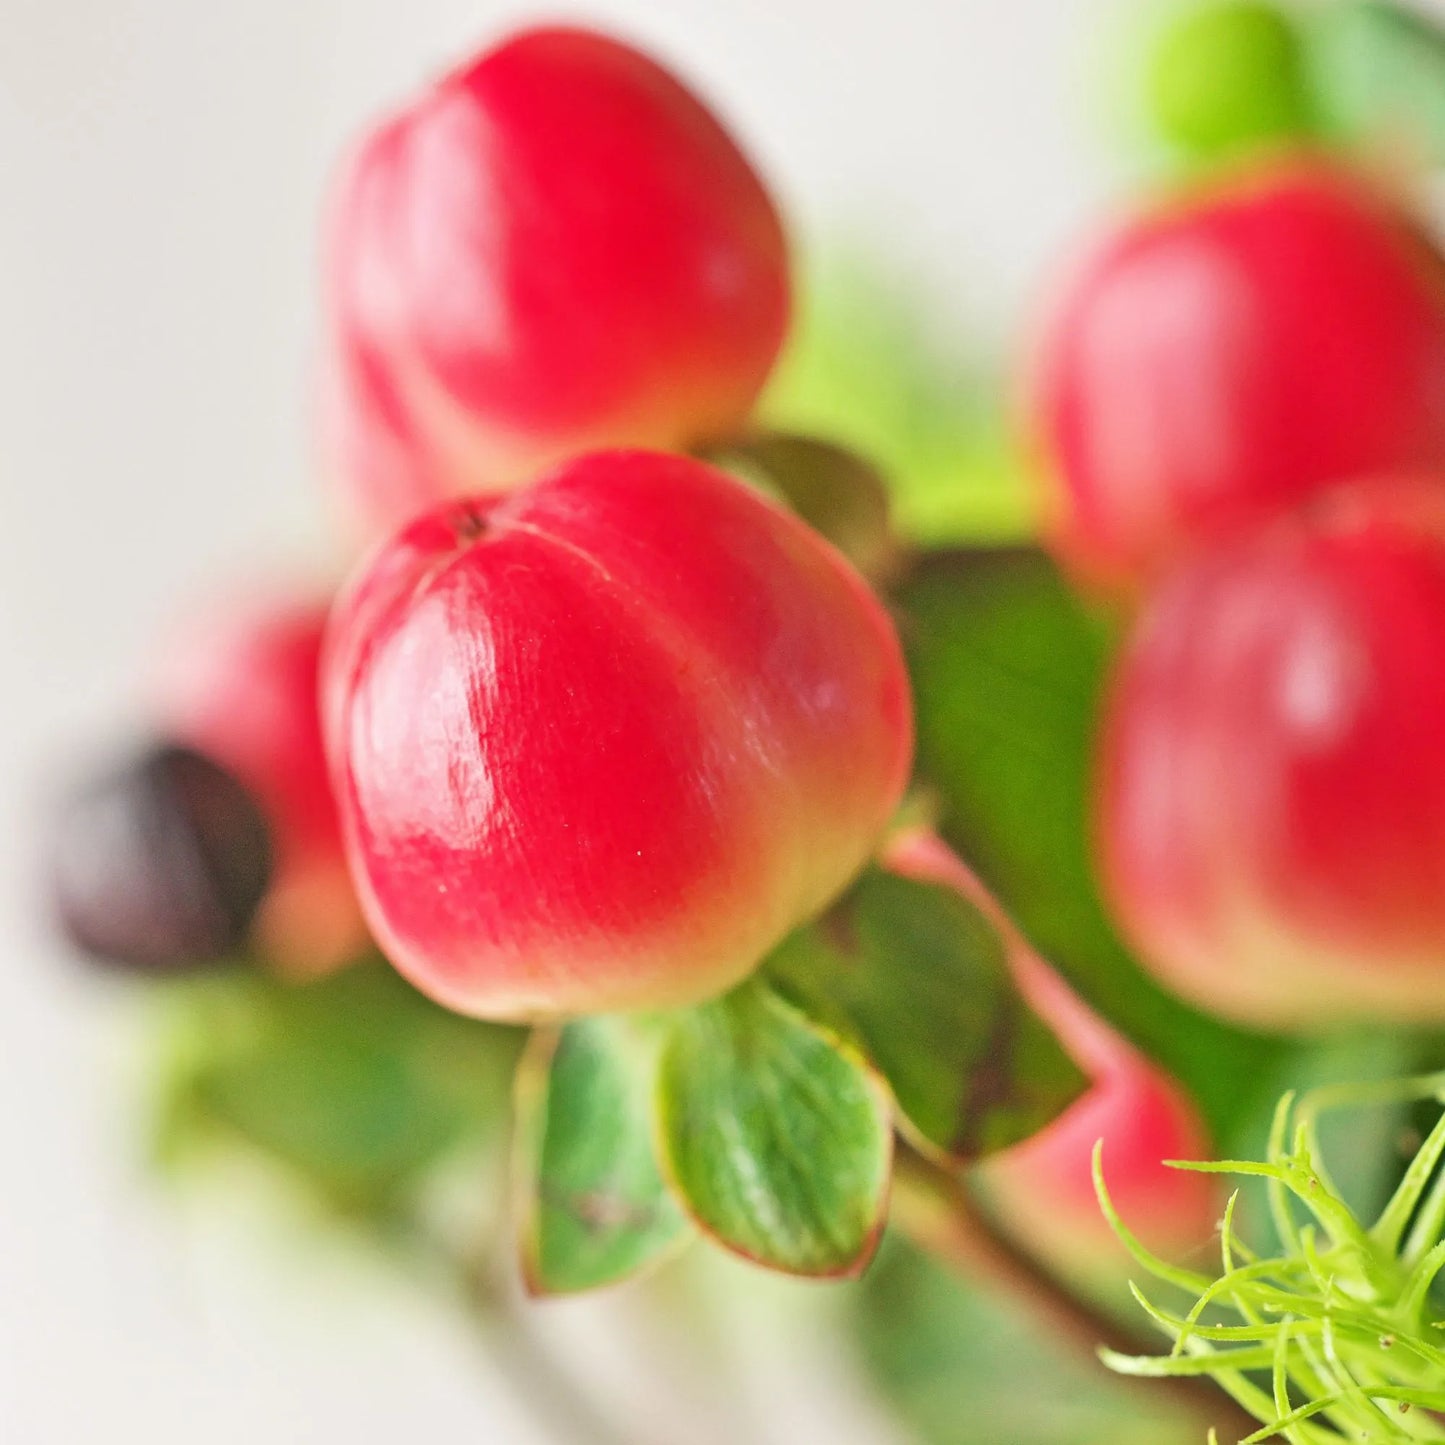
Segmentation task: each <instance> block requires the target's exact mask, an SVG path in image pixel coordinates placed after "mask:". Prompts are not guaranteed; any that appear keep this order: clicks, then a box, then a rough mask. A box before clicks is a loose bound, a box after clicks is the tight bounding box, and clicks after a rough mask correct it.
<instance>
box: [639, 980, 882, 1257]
mask: <svg viewBox="0 0 1445 1445" xmlns="http://www.w3.org/2000/svg"><path fill="white" fill-rule="evenodd" d="M658 1099H659V1104H660V1109H659V1123H660V1127H661V1139H662V1159H663V1167H664V1169H665V1170H666V1172H667V1174H668V1176H669V1178H670V1180H671V1182H672V1185H673V1188H674V1190H675V1191H676V1194H677V1197H678V1199H679V1201H680V1202H681V1204H682V1206H683V1208H684V1209H686V1210H687V1211H688V1213H689V1214H690V1215H691V1216H692V1217H693V1219H695V1220H696V1222H697V1223H698V1224H699V1225H700V1226H701V1227H702V1228H703V1229H704V1230H706V1231H707V1233H708V1234H710V1235H712V1236H713V1237H714V1238H715V1239H716V1240H717V1241H718V1242H719V1243H720V1244H722V1245H724V1246H725V1247H726V1248H728V1249H731V1250H733V1251H734V1252H736V1253H738V1254H741V1255H743V1256H744V1257H746V1258H748V1259H751V1260H753V1261H755V1262H756V1263H758V1264H762V1265H766V1266H768V1267H770V1268H772V1269H777V1270H782V1271H784V1272H786V1273H790V1274H800V1275H814V1276H822V1277H826V1276H839V1275H850V1274H856V1273H858V1272H859V1271H860V1270H861V1269H862V1268H863V1267H864V1265H866V1264H867V1262H868V1259H869V1257H870V1256H871V1255H872V1253H873V1249H874V1246H875V1245H876V1243H877V1241H878V1236H879V1233H880V1231H881V1229H882V1226H883V1217H884V1212H885V1209H886V1203H887V1194H888V1179H889V1172H890V1164H891V1159H892V1128H891V1122H890V1108H889V1101H888V1095H887V1091H886V1090H885V1089H884V1087H883V1086H882V1084H881V1083H880V1081H879V1080H878V1079H877V1078H876V1076H874V1075H873V1074H872V1073H871V1071H870V1070H869V1069H868V1068H867V1067H866V1066H865V1065H864V1064H863V1063H861V1062H860V1061H859V1060H857V1059H856V1058H855V1057H853V1056H852V1054H851V1053H850V1051H848V1050H847V1049H846V1048H845V1047H843V1046H840V1045H839V1044H838V1043H837V1042H835V1041H834V1040H833V1039H832V1038H830V1037H829V1036H828V1035H827V1034H826V1033H824V1032H823V1031H821V1030H820V1029H818V1028H817V1027H816V1026H815V1025H814V1024H813V1023H811V1022H810V1021H809V1020H808V1019H807V1018H806V1017H804V1016H803V1015H802V1014H801V1013H799V1012H798V1011H797V1010H796V1009H795V1008H793V1007H792V1005H790V1004H788V1003H787V1002H785V1001H784V1000H783V999H781V998H779V997H778V996H777V995H776V994H775V993H773V992H772V991H771V990H769V989H767V988H765V987H764V986H763V985H761V984H759V983H757V982H749V983H746V984H744V985H743V986H742V987H741V988H738V989H735V990H734V991H733V992H732V993H730V994H728V995H727V996H726V997H724V998H722V999H719V1000H718V1001H716V1002H715V1003H710V1004H704V1005H703V1006H702V1007H700V1008H697V1009H692V1010H689V1011H688V1012H686V1013H683V1014H680V1015H677V1016H676V1017H675V1019H674V1021H673V1023H672V1027H671V1031H670V1034H669V1037H668V1039H667V1041H666V1043H665V1044H664V1046H663V1053H662V1060H661V1068H660V1074H659V1079H658Z"/></svg>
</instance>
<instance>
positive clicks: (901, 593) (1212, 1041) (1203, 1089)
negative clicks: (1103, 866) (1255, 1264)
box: [897, 547, 1286, 1129]
mask: <svg viewBox="0 0 1445 1445" xmlns="http://www.w3.org/2000/svg"><path fill="white" fill-rule="evenodd" d="M897 601H898V606H899V610H900V612H901V614H902V619H901V628H902V633H903V638H904V645H905V648H906V650H907V652H908V657H909V665H910V671H911V674H912V678H913V687H914V699H915V708H916V714H917V724H918V767H919V771H920V773H921V774H922V776H923V778H924V779H925V780H926V781H927V782H928V783H929V784H930V785H931V786H932V787H933V788H934V789H936V791H937V794H938V797H939V800H940V802H941V804H942V807H943V817H942V819H941V824H940V829H941V831H942V833H943V834H944V836H945V837H946V838H947V839H948V841H949V842H950V843H952V845H953V846H954V847H955V849H956V850H957V851H958V852H959V853H960V855H961V856H962V857H963V858H964V859H965V860H967V862H968V863H969V864H970V865H971V866H972V867H974V868H975V869H976V870H977V872H978V873H979V875H980V876H981V877H982V879H983V881H984V883H985V884H986V885H987V886H988V887H989V888H990V889H991V891H992V892H993V893H994V895H995V896H996V897H997V898H998V899H999V900H1000V902H1001V903H1002V904H1003V905H1004V907H1005V908H1006V909H1007V910H1008V912H1009V913H1010V914H1011V916H1012V917H1013V918H1014V919H1015V920H1016V921H1017V922H1018V924H1019V925H1020V927H1021V928H1022V929H1023V931H1024V932H1025V934H1027V935H1028V937H1029V939H1030V940H1031V942H1032V943H1033V944H1034V946H1035V947H1036V948H1037V949H1038V950H1039V952H1040V953H1041V954H1042V955H1043V956H1044V957H1045V958H1047V959H1048V960H1049V961H1050V962H1051V963H1052V964H1053V965H1054V966H1055V967H1057V968H1058V969H1059V971H1060V972H1061V973H1063V974H1064V976H1065V977H1066V978H1067V979H1068V980H1069V981H1070V983H1071V984H1072V985H1073V986H1074V987H1075V988H1076V989H1077V990H1078V992H1079V993H1080V994H1081V995H1082V996H1083V997H1084V998H1085V1000H1086V1001H1087V1002H1089V1003H1090V1004H1092V1005H1093V1006H1094V1008H1095V1009H1097V1011H1098V1012H1099V1013H1101V1014H1102V1015H1103V1016H1104V1017H1105V1018H1107V1019H1110V1020H1111V1021H1113V1022H1114V1023H1115V1024H1116V1025H1117V1026H1118V1027H1119V1028H1120V1029H1121V1030H1122V1031H1123V1032H1124V1033H1126V1034H1128V1035H1130V1036H1131V1037H1132V1038H1133V1039H1134V1040H1135V1041H1136V1042H1137V1043H1138V1044H1139V1045H1140V1047H1141V1048H1143V1049H1144V1051H1145V1052H1147V1053H1149V1054H1151V1055H1153V1056H1154V1057H1155V1058H1156V1059H1158V1060H1159V1061H1160V1062H1162V1063H1163V1064H1164V1065H1165V1066H1166V1067H1167V1068H1169V1069H1170V1070H1171V1071H1172V1072H1174V1073H1175V1074H1176V1075H1177V1076H1178V1077H1179V1078H1180V1079H1181V1081H1182V1082H1183V1083H1184V1084H1185V1086H1186V1087H1187V1088H1188V1089H1190V1090H1191V1091H1192V1092H1193V1094H1194V1095H1195V1096H1196V1098H1198V1100H1199V1101H1200V1104H1201V1105H1202V1107H1203V1108H1204V1109H1205V1111H1206V1113H1207V1114H1208V1116H1209V1118H1210V1121H1211V1123H1212V1124H1213V1126H1214V1127H1215V1128H1216V1129H1220V1128H1222V1127H1223V1126H1225V1125H1226V1124H1228V1123H1229V1122H1230V1121H1231V1120H1232V1119H1233V1118H1235V1117H1236V1116H1237V1115H1238V1114H1239V1113H1240V1112H1241V1111H1242V1110H1243V1109H1246V1108H1247V1107H1248V1106H1249V1104H1250V1101H1251V1097H1252V1095H1253V1094H1254V1093H1255V1092H1257V1090H1258V1088H1259V1087H1261V1084H1260V1082H1259V1081H1260V1080H1261V1079H1262V1078H1263V1072H1264V1066H1265V1065H1266V1064H1267V1063H1270V1062H1277V1059H1278V1056H1279V1053H1280V1051H1281V1050H1282V1049H1284V1048H1285V1047H1286V1046H1285V1045H1284V1044H1282V1043H1281V1042H1280V1041H1278V1040H1274V1039H1268V1038H1266V1037H1264V1036H1262V1035H1258V1034H1250V1033H1245V1032H1243V1031H1241V1030H1238V1029H1234V1028H1231V1027H1229V1026H1228V1025H1225V1024H1223V1023H1220V1022H1219V1021H1218V1020H1215V1019H1212V1018H1210V1017H1208V1016H1207V1015H1204V1014H1201V1013H1198V1012H1196V1011H1195V1010H1194V1009H1191V1008H1189V1007H1188V1006H1187V1005H1185V1004H1183V1003H1181V1002H1180V1001H1179V1000H1177V999H1175V998H1174V997H1173V996H1172V995H1170V994H1167V993H1165V992H1164V991H1163V990H1162V989H1161V988H1160V987H1159V986H1158V985H1157V984H1155V983H1154V981H1153V980H1152V979H1151V978H1150V977H1149V976H1148V975H1147V974H1146V973H1145V972H1144V971H1143V970H1142V969H1141V968H1140V966H1139V964H1138V962H1137V961H1136V960H1135V959H1134V958H1133V956H1132V955H1131V954H1130V952H1129V950H1128V949H1127V948H1126V947H1125V945H1124V944H1123V943H1122V942H1121V940H1120V939H1119V937H1118V935H1117V934H1116V932H1115V930H1114V928H1113V926H1112V924H1111V923H1110V920H1109V917H1108V915H1107V913H1106V912H1105V909H1104V907H1103V904H1102V902H1101V900H1100V897H1099V893H1098V889H1097V886H1096V882H1095V877H1094V868H1093V860H1092V854H1091V847H1090V829H1091V819H1090V809H1089V797H1090V787H1091V777H1090V773H1091V757H1092V748H1093V739H1094V731H1095V725H1096V714H1097V710H1098V703H1099V698H1100V696H1101V693H1102V689H1103V685H1104V679H1105V673H1106V668H1107V665H1108V662H1109V658H1110V653H1111V640H1110V637H1109V634H1108V632H1107V630H1106V629H1105V627H1104V626H1103V625H1102V624H1101V622H1100V621H1099V620H1098V619H1097V618H1095V617H1093V616H1092V615H1090V614H1089V613H1088V612H1086V611H1085V610H1084V608H1083V607H1082V606H1081V604H1080V603H1079V601H1078V599H1077V598H1076V597H1075V595H1074V594H1073V592H1072V591H1071V590H1070V589H1069V588H1068V587H1067V586H1066V585H1065V583H1064V582H1063V580H1062V579H1061V577H1060V576H1059V574H1058V572H1057V570H1056V569H1055V567H1054V565H1053V563H1052V562H1051V561H1050V560H1049V559H1048V558H1047V557H1046V556H1045V555H1044V554H1043V553H1042V552H1040V551H1037V550H1035V549H1032V548H1025V547H1018V548H1003V549H978V550H966V551H965V550H959V551H948V552H938V553H935V554H933V555H931V556H929V557H927V558H925V559H924V560H923V561H922V562H921V563H920V564H919V566H918V567H917V568H916V569H915V571H914V572H913V574H912V575H911V576H910V577H909V578H908V579H906V580H905V582H904V583H903V584H902V585H901V587H900V588H899V589H898V594H897Z"/></svg>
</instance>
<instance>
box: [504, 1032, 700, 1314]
mask: <svg viewBox="0 0 1445 1445" xmlns="http://www.w3.org/2000/svg"><path fill="white" fill-rule="evenodd" d="M652 1064H653V1050H652V1049H651V1047H650V1046H649V1045H648V1044H647V1043H646V1041H644V1040H642V1039H641V1038H639V1036H638V1035H637V1033H636V1032H635V1026H633V1025H630V1024H629V1023H627V1022H626V1021H625V1020H622V1019H619V1018H612V1017H599V1018H590V1019H578V1020H576V1021H574V1022H572V1023H569V1024H567V1025H566V1026H565V1027H564V1028H562V1029H560V1030H556V1031H548V1032H538V1033H537V1034H536V1035H535V1036H534V1038H533V1042H532V1044H531V1046H530V1047H529V1048H528V1051H527V1054H526V1055H525V1057H524V1058H523V1061H522V1066H521V1068H520V1070H519V1071H518V1075H517V1111H518V1121H517V1139H518V1153H519V1157H518V1160H517V1166H516V1169H517V1173H516V1177H517V1181H518V1185H519V1187H520V1189H521V1190H522V1191H523V1198H522V1218H521V1233H522V1267H523V1273H524V1275H525V1278H526V1281H527V1284H528V1287H529V1288H530V1289H531V1290H532V1291H533V1292H534V1293H537V1294H564V1293H572V1292H575V1291H579V1290H588V1289H596V1288H598V1287H600V1286H602V1285H607V1284H613V1283H615V1282H617V1281H618V1280H622V1279H625V1278H627V1277H628V1276H629V1275H631V1274H635V1273H636V1272H637V1271H638V1270H639V1269H642V1268H643V1267H644V1266H646V1265H648V1264H651V1263H653V1262H655V1261H657V1260H659V1259H660V1258H662V1257H663V1256H664V1255H666V1254H668V1253H670V1252H671V1251H672V1250H673V1249H675V1248H676V1247H678V1246H679V1245H681V1244H682V1243H683V1242H684V1241H685V1240H686V1239H687V1237H688V1234H689V1232H690V1231H689V1229H688V1225H687V1221H686V1219H685V1218H684V1217H683V1214H682V1212H681V1210H680V1209H679V1208H678V1207H677V1205H676V1203H674V1201H673V1199H672V1197H671V1195H669V1193H668V1192H667V1189H666V1188H665V1186H664V1185H663V1182H662V1177H661V1175H660V1174H659V1173H658V1169H657V1161H656V1157H655V1154H654V1150H653V1128H652Z"/></svg>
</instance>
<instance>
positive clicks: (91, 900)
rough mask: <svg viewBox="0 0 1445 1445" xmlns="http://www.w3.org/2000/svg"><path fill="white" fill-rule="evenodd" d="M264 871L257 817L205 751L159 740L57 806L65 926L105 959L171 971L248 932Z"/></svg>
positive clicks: (222, 950) (55, 856) (261, 824)
mask: <svg viewBox="0 0 1445 1445" xmlns="http://www.w3.org/2000/svg"><path fill="white" fill-rule="evenodd" d="M270 873H271V852H270V844H269V839H268V837H267V832H266V823H265V820H264V819H263V818H262V816H261V813H260V810H259V809H258V808H257V806H256V804H255V802H254V801H253V799H252V798H251V796H250V795H249V794H248V793H247V792H246V790H245V789H244V788H243V787H242V786H241V784H240V783H239V782H238V781H237V780H236V779H235V778H234V777H233V776H232V775H231V774H230V773H228V772H226V771H225V770H224V769H222V768H220V767H218V766H217V765H216V764H215V763H214V762H212V761H211V760H210V759H209V758H205V757H202V756H201V755H200V754H199V753H195V752H192V751H190V750H189V749H187V748H181V747H175V746H173V745H170V744H163V745H159V746H155V747H150V748H147V749H146V750H145V751H143V752H142V753H140V754H139V755H138V756H136V757H133V758H130V759H127V760H126V761H124V762H123V763H121V764H120V765H119V766H117V767H114V768H112V769H110V770H108V771H106V772H104V773H102V774H101V775H99V776H98V777H96V778H94V779H92V780H91V781H90V782H89V783H87V784H86V785H85V786H84V787H83V788H82V789H81V790H80V791H79V792H77V793H76V794H75V795H74V796H72V797H71V798H70V799H69V800H68V801H67V802H66V803H65V804H64V806H63V807H62V808H61V810H60V813H59V816H58V817H57V819H56V820H55V827H54V834H53V838H52V844H51V856H50V874H51V888H52V893H53V897H54V903H55V907H56V912H57V914H58V917H59V921H60V924H61V927H62V928H63V929H64V931H65V933H66V935H67V937H68V938H69V939H70V941H71V942H72V943H74V944H75V945H76V946H77V947H78V948H81V949H83V950H84V951H85V952H86V953H88V954H91V955H92V956H93V957H95V958H97V959H99V960H100V961H102V962H105V963H110V964H114V965H117V966H119V967H124V968H130V969H135V970H137V971H140V972H150V973H178V972H183V971H185V970H187V969H190V968H194V967H196V966H198V965H201V964H205V963H209V962H214V961H215V960H217V959H219V958H221V957H223V956H224V955H226V954H227V953H229V952H230V951H231V950H233V949H235V948H237V947H238V946H239V945H240V944H241V943H242V942H243V941H244V940H245V938H246V936H247V933H248V932H249V930H250V927H251V922H252V920H253V918H254V916H255V913H256V909H257V907H258V906H259V904H260V902H261V899H262V897H263V895H264V894H265V891H266V885H267V882H268V881H269V879H270Z"/></svg>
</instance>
